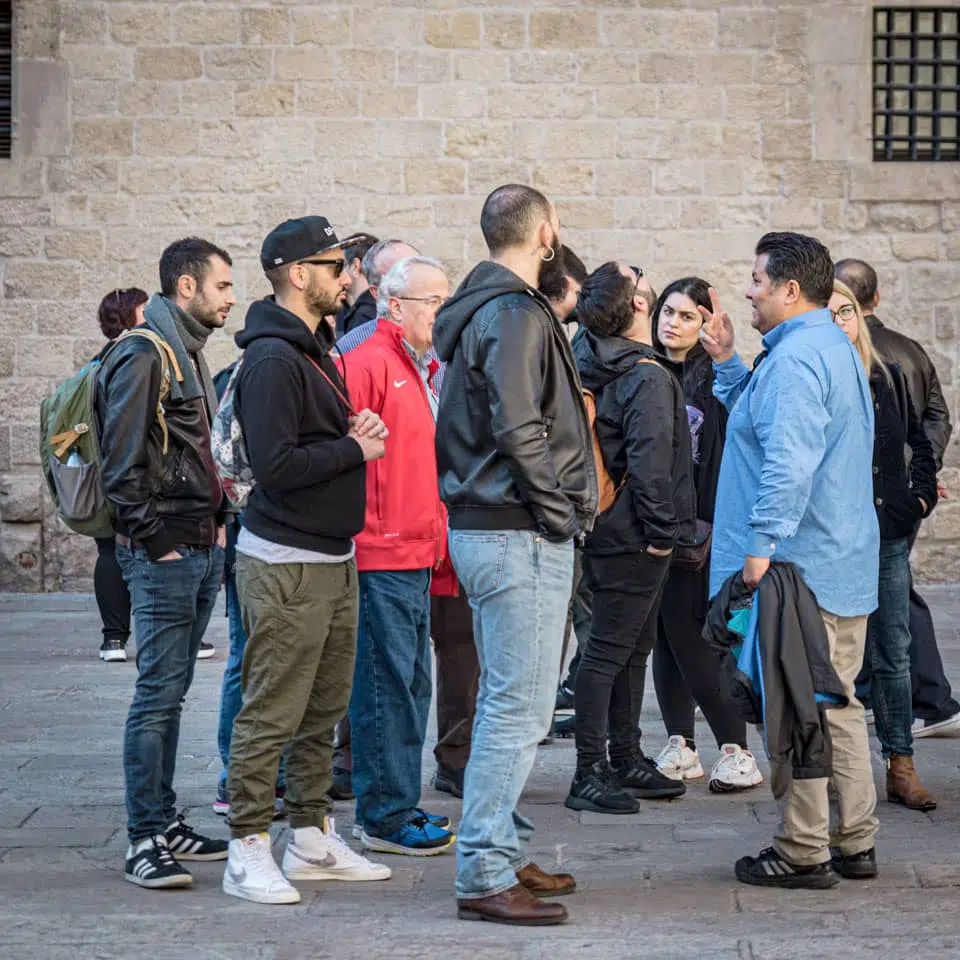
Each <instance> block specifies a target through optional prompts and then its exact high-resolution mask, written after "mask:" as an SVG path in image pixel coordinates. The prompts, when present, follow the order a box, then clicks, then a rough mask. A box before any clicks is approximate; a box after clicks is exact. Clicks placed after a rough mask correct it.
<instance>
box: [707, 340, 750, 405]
mask: <svg viewBox="0 0 960 960" xmlns="http://www.w3.org/2000/svg"><path fill="white" fill-rule="evenodd" d="M749 379H750V370H749V369H748V368H747V365H746V364H745V363H744V362H743V360H742V359H741V358H740V354H739V353H735V354H734V355H733V356H732V357H731V358H730V359H729V360H725V361H724V362H723V363H715V364H714V365H713V395H714V396H715V397H716V398H717V399H718V400H719V401H720V402H721V403H722V404H723V405H724V406H725V407H726V408H727V409H728V410H732V409H733V406H734V404H735V403H736V402H737V401H738V400H739V399H740V394H741V393H743V390H744V388H745V387H746V385H747V381H748V380H749Z"/></svg>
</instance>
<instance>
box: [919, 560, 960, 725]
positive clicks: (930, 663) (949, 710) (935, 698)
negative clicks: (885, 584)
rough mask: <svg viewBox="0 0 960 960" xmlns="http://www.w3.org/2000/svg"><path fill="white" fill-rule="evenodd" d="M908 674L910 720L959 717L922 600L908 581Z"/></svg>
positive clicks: (959, 704) (931, 620)
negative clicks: (911, 680)
mask: <svg viewBox="0 0 960 960" xmlns="http://www.w3.org/2000/svg"><path fill="white" fill-rule="evenodd" d="M910 673H911V675H912V678H913V716H914V718H915V719H919V720H927V721H929V722H931V723H937V722H938V721H940V720H946V719H947V717H952V716H953V715H954V714H955V713H960V703H957V701H956V700H955V699H954V697H953V691H952V690H951V689H950V681H949V680H948V679H947V674H946V672H945V671H944V669H943V660H942V659H941V657H940V651H939V649H938V648H937V633H936V630H934V627H933V617H932V616H931V615H930V608H929V607H928V606H927V602H926V600H924V599H923V597H921V596H920V594H919V593H917V591H916V588H915V587H914V585H913V580H912V578H911V581H910Z"/></svg>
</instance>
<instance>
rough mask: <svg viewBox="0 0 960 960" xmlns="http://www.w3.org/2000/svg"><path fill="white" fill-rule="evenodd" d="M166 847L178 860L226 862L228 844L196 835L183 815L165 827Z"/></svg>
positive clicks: (179, 815) (224, 841)
mask: <svg viewBox="0 0 960 960" xmlns="http://www.w3.org/2000/svg"><path fill="white" fill-rule="evenodd" d="M166 841H167V846H168V847H169V848H170V852H171V853H172V854H173V855H174V856H175V857H176V858H177V859H178V860H226V859H227V848H228V843H227V841H226V840H215V839H213V837H205V836H203V835H202V834H199V833H197V831H196V830H194V829H193V827H191V826H190V825H189V824H188V823H187V822H186V821H185V820H184V819H183V814H182V813H180V814H178V815H177V819H176V820H174V821H173V823H171V824H170V826H169V827H167V830H166Z"/></svg>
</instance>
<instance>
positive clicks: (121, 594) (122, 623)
mask: <svg viewBox="0 0 960 960" xmlns="http://www.w3.org/2000/svg"><path fill="white" fill-rule="evenodd" d="M115 548H116V541H115V540H114V539H113V537H103V538H100V537H98V538H97V565H96V566H95V567H94V568H93V589H94V593H95V594H96V597H97V606H98V607H99V608H100V620H101V621H102V623H103V639H104V640H106V641H109V642H114V641H115V642H117V643H120V644H126V642H127V640H129V639H130V593H129V591H128V590H127V584H126V582H125V581H124V579H123V574H122V573H121V572H120V564H118V563H117V556H116V553H115Z"/></svg>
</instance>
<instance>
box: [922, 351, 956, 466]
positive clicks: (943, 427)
mask: <svg viewBox="0 0 960 960" xmlns="http://www.w3.org/2000/svg"><path fill="white" fill-rule="evenodd" d="M924 356H925V358H926V360H927V364H928V370H927V375H928V378H929V381H930V391H929V393H928V395H927V409H926V410H924V411H923V429H924V430H926V432H927V436H928V437H929V438H930V444H931V447H932V451H933V459H934V463H935V464H936V468H937V470H940V469H941V468H942V467H943V454H944V452H945V451H946V449H947V444H948V443H949V442H950V435H951V434H952V433H953V426H952V424H951V423H950V408H949V407H948V406H947V401H946V399H945V398H944V396H943V387H941V386H940V378H939V377H938V376H937V368H936V367H935V366H934V365H933V361H932V360H931V359H930V358H929V357H927V356H926V354H924Z"/></svg>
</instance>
